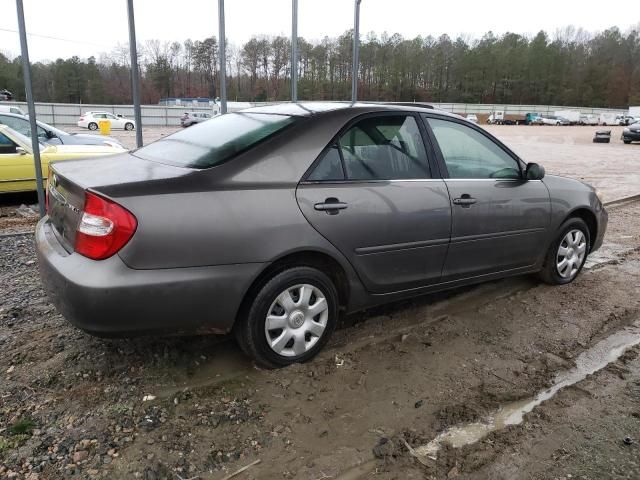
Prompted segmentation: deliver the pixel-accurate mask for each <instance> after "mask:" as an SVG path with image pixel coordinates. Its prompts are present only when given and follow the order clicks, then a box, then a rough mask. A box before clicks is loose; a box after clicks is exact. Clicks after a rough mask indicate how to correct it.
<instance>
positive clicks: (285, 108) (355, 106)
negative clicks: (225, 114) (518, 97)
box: [240, 102, 462, 118]
mask: <svg viewBox="0 0 640 480" xmlns="http://www.w3.org/2000/svg"><path fill="white" fill-rule="evenodd" d="M346 109H351V110H354V111H357V112H358V113H366V112H380V111H390V112H393V111H397V112H407V111H410V112H434V113H438V114H440V115H445V116H450V117H455V118H462V117H460V116H459V115H455V114H453V113H449V112H445V111H444V110H438V109H435V108H434V107H433V106H431V105H429V104H427V103H415V102H390V103H378V102H356V103H352V102H297V103H293V102H285V103H277V104H271V105H263V106H259V107H252V108H246V109H243V110H240V112H243V113H271V114H276V115H291V116H296V117H310V116H316V115H321V114H323V113H327V112H334V111H336V110H346Z"/></svg>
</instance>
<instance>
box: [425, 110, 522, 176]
mask: <svg viewBox="0 0 640 480" xmlns="http://www.w3.org/2000/svg"><path fill="white" fill-rule="evenodd" d="M427 120H428V122H429V125H430V126H431V130H433V134H434V135H435V137H436V140H437V142H438V145H439V147H440V151H441V152H442V156H443V158H444V162H445V164H446V166H447V170H448V172H449V177H450V178H466V179H484V178H514V179H519V178H521V172H520V165H519V164H518V162H517V160H515V159H514V158H512V157H511V156H510V155H509V154H508V153H507V152H505V151H504V150H503V149H502V148H500V146H499V145H497V144H496V143H494V142H493V141H492V140H491V139H490V138H488V137H486V136H485V135H483V134H482V133H480V132H478V131H476V130H474V129H473V128H471V127H468V126H466V125H462V124H460V123H456V122H451V121H448V120H439V119H435V118H428V119H427Z"/></svg>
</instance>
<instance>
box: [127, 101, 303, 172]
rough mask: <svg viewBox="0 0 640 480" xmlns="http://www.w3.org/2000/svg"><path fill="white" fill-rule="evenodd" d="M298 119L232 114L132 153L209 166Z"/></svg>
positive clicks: (189, 164)
mask: <svg viewBox="0 0 640 480" xmlns="http://www.w3.org/2000/svg"><path fill="white" fill-rule="evenodd" d="M293 122H295V117H290V116H287V115H274V114H267V113H229V114H227V115H221V116H219V117H216V118H213V119H211V120H208V121H206V122H201V123H198V124H196V125H194V126H192V127H189V128H188V129H186V130H183V131H181V132H178V133H174V134H173V135H170V136H168V137H166V138H163V139H162V140H158V141H157V142H154V143H152V144H150V145H147V146H146V147H142V148H140V149H139V150H136V151H134V152H133V155H135V156H136V157H139V158H142V159H144V160H151V161H155V162H160V163H166V164H169V165H175V166H178V167H189V168H209V167H214V166H216V165H220V164H221V163H224V162H226V161H227V160H229V159H231V158H232V157H234V156H235V155H237V154H239V153H241V152H243V151H245V150H247V149H249V148H251V147H253V146H255V145H257V144H258V143H260V142H262V141H264V140H265V139H267V138H269V137H270V136H272V135H274V134H276V133H278V132H280V131H282V130H284V129H285V128H287V127H288V126H289V125H291V124H292V123H293Z"/></svg>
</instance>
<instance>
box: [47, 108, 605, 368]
mask: <svg viewBox="0 0 640 480" xmlns="http://www.w3.org/2000/svg"><path fill="white" fill-rule="evenodd" d="M548 155H553V151H549V152H548ZM48 195H49V202H48V212H47V213H48V214H47V216H46V217H45V218H43V219H42V220H41V221H40V223H39V224H38V227H37V233H36V242H37V252H38V258H39V263H40V268H41V272H42V278H43V281H44V284H45V285H46V287H47V289H48V291H49V292H50V294H51V297H52V299H53V300H54V302H55V304H56V305H57V307H58V308H59V310H60V311H61V312H62V313H63V315H65V316H66V317H67V319H68V320H69V321H71V322H72V323H73V324H75V325H77V326H78V327H80V328H82V329H84V330H86V331H88V332H91V333H93V334H96V335H134V334H141V333H154V334H158V333H172V334H176V333H193V332H199V333H227V332H231V331H233V332H234V333H235V336H236V338H237V339H238V342H239V344H240V346H241V347H242V348H243V350H244V351H245V352H247V353H248V354H249V355H251V356H252V357H253V358H254V359H255V360H256V361H257V363H259V364H260V365H263V366H267V367H279V366H283V365H287V364H290V363H292V362H301V361H305V360H309V359H310V358H312V357H313V356H314V355H315V354H317V353H318V351H319V350H320V349H321V348H322V347H323V346H324V345H325V344H326V342H327V341H328V339H329V336H330V335H331V332H332V331H333V329H334V328H335V326H336V321H337V319H338V315H339V314H341V313H349V312H354V311H357V310H362V309H365V308H367V307H371V306H373V305H377V304H382V303H386V302H391V301H394V300H398V299H401V298H406V297H411V296H415V295H421V294H424V293H428V292H433V291H437V290H443V289H448V288H452V287H456V286H460V285H469V284H473V283H478V282H484V281H487V280H492V279H497V278H502V277H506V276H511V275H520V274H528V273H536V272H537V273H538V274H539V275H540V277H541V278H542V279H543V280H544V281H546V282H548V283H550V284H556V285H561V284H566V283H569V282H571V281H572V280H574V279H575V278H576V276H577V275H578V274H579V272H580V270H581V269H582V267H583V265H584V262H585V259H586V258H587V255H588V254H589V253H591V252H593V251H594V250H596V249H597V248H599V247H600V245H601V244H602V240H603V237H604V233H605V230H606V226H607V213H606V211H605V210H604V208H603V206H602V203H601V201H600V198H599V196H598V194H597V192H596V191H595V190H594V189H593V188H592V187H590V186H588V185H585V184H583V183H581V182H579V181H577V180H573V179H570V178H562V177H557V176H552V175H549V176H545V173H544V169H543V168H542V167H541V166H539V165H537V164H534V163H529V164H526V163H525V162H523V161H522V160H521V159H520V158H519V157H518V156H517V155H516V154H515V153H514V152H512V151H511V150H510V149H509V148H507V147H506V146H505V145H503V144H502V143H501V142H500V141H499V140H497V139H496V138H494V137H493V136H491V135H490V134H489V133H487V132H486V131H485V130H483V129H482V128H480V127H478V126H477V125H475V124H473V123H471V122H467V121H466V120H464V119H462V118H461V117H458V116H456V115H451V114H448V113H445V112H441V111H437V110H434V109H432V108H429V107H427V106H421V105H415V104H414V105H412V106H406V105H375V104H355V105H353V104H350V103H324V104H323V103H301V104H281V105H273V106H267V107H258V108H252V109H248V110H244V111H242V112H237V113H231V114H227V115H223V116H219V117H216V118H214V119H212V120H211V121H208V122H204V123H201V124H199V125H196V126H194V127H193V128H189V129H187V130H183V131H181V132H178V133H176V134H173V135H170V136H168V137H165V138H163V139H162V140H159V141H157V142H155V143H152V144H149V145H147V146H145V147H143V148H141V149H139V150H135V151H132V152H130V153H124V154H121V155H117V156H113V157H110V158H102V159H99V160H95V161H92V160H82V161H65V162H60V163H55V164H53V166H52V168H51V176H50V179H49V183H48Z"/></svg>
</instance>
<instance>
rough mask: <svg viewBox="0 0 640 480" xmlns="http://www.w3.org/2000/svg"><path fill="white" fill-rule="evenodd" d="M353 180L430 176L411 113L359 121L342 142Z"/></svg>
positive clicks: (341, 138) (349, 174) (347, 170)
mask: <svg viewBox="0 0 640 480" xmlns="http://www.w3.org/2000/svg"><path fill="white" fill-rule="evenodd" d="M338 144H339V147H340V152H341V154H342V159H343V161H344V169H345V172H346V175H347V178H348V179H349V180H401V179H423V178H430V175H429V164H428V160H427V153H426V150H425V147H424V143H423V141H422V135H421V134H420V130H419V129H418V124H417V122H416V120H415V118H414V117H413V116H410V115H383V116H379V117H369V118H365V119H364V120H361V121H359V122H358V123H356V124H355V125H354V126H353V127H351V128H350V129H349V130H347V132H346V133H345V134H344V135H342V136H341V137H340V139H339V141H338Z"/></svg>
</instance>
